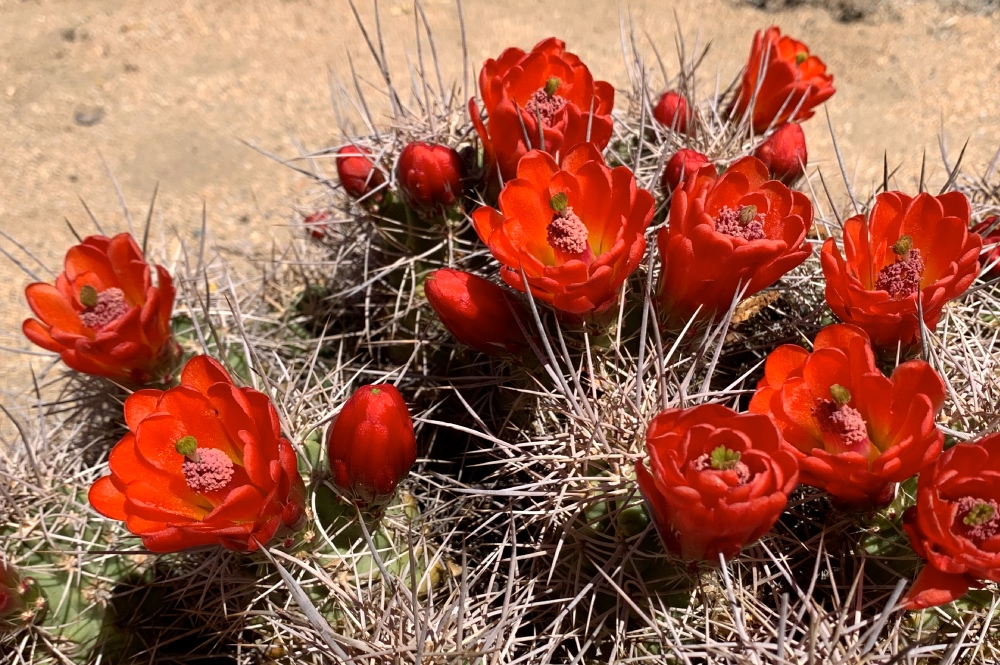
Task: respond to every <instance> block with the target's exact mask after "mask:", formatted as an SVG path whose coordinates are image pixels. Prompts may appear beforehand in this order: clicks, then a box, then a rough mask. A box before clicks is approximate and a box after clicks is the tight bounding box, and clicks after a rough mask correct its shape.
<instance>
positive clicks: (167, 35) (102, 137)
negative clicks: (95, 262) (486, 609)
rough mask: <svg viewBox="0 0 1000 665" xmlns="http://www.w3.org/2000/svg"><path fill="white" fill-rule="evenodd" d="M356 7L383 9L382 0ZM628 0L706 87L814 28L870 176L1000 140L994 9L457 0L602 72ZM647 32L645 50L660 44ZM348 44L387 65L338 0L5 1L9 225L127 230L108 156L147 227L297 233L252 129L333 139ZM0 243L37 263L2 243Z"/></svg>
mask: <svg viewBox="0 0 1000 665" xmlns="http://www.w3.org/2000/svg"><path fill="white" fill-rule="evenodd" d="M357 4H358V6H359V8H360V9H361V14H362V18H363V20H365V21H366V22H367V23H368V24H369V26H370V27H373V26H374V22H373V12H372V5H371V3H370V2H369V1H367V0H357ZM380 4H381V18H382V30H383V32H384V34H385V36H386V41H387V50H388V57H389V61H390V65H391V67H392V69H393V71H394V72H396V73H397V74H398V75H399V76H400V77H401V78H404V77H406V75H407V74H406V72H407V69H406V67H407V65H406V62H407V61H406V55H407V54H410V56H411V57H412V58H413V59H414V60H415V59H416V39H415V37H414V22H415V16H414V12H413V8H412V2H410V1H409V0H382V2H381V3H380ZM424 6H425V7H426V13H427V18H428V20H429V22H430V24H431V26H432V27H433V29H434V31H435V35H436V46H437V49H438V52H439V54H440V56H441V61H442V73H443V76H444V78H445V80H446V81H461V78H462V73H463V72H462V57H461V46H460V39H459V34H460V33H459V21H458V15H457V12H456V9H455V7H456V5H455V3H454V1H453V0H424ZM620 6H621V7H627V9H626V11H631V12H632V15H633V17H634V21H635V25H636V26H638V27H639V28H640V29H641V30H642V31H644V32H645V33H646V35H648V40H651V41H652V42H653V43H655V44H657V45H658V48H659V50H660V51H661V53H663V54H664V56H665V57H666V58H667V60H668V64H669V63H672V62H673V61H674V60H675V56H674V37H675V33H676V29H677V27H676V25H677V24H676V23H675V19H674V12H676V15H677V18H678V20H679V24H680V27H681V29H682V30H683V33H684V34H685V36H686V38H687V39H688V41H689V42H693V41H694V40H695V38H696V37H697V36H698V35H699V34H700V38H701V40H702V42H705V41H711V42H712V48H711V51H710V53H709V56H708V58H707V60H706V63H705V68H704V70H703V71H704V72H705V73H706V74H707V76H706V79H704V80H703V85H706V86H710V85H714V83H715V82H714V80H712V79H713V75H714V72H716V71H718V72H719V76H720V79H721V81H723V82H724V83H725V82H728V81H729V80H730V79H731V78H732V77H733V76H734V75H735V74H736V73H737V71H738V70H739V68H740V66H741V65H742V63H743V62H744V61H745V58H746V55H747V51H748V48H749V43H750V40H751V37H752V34H753V31H754V30H755V29H757V28H759V27H764V26H766V25H768V24H770V23H772V22H773V23H778V24H779V25H781V26H782V28H784V29H785V31H786V32H789V33H791V34H792V35H794V36H797V37H799V38H801V39H803V40H804V41H806V42H807V43H809V45H810V46H811V47H812V49H813V51H814V52H816V53H818V54H820V55H821V56H822V57H823V58H824V59H825V60H826V62H827V64H828V67H829V69H830V70H831V71H832V72H833V73H834V75H835V79H836V80H835V82H836V86H837V89H838V92H837V94H836V96H835V97H834V98H833V99H832V100H831V102H830V103H828V105H827V106H828V108H829V112H830V116H831V118H832V120H833V123H834V125H835V127H836V131H837V138H838V141H839V144H840V148H841V150H842V153H843V155H844V158H845V160H846V162H847V163H848V164H849V165H851V167H852V169H853V170H854V171H855V174H856V176H857V178H858V181H859V184H860V185H862V186H867V185H868V184H869V183H871V182H872V181H873V180H874V179H875V178H876V177H878V174H880V172H881V161H882V154H883V151H887V152H888V155H889V160H890V162H891V163H892V165H899V164H902V165H903V168H902V169H901V171H900V173H903V174H907V177H908V178H909V180H908V181H910V182H912V181H913V180H915V178H916V176H917V174H918V173H919V168H920V155H921V152H922V151H923V150H924V149H927V151H928V154H929V155H930V156H931V157H932V158H933V159H932V160H930V161H931V163H932V164H933V165H934V169H935V170H936V171H937V174H938V176H940V173H941V171H942V167H941V166H940V160H939V158H937V155H938V154H939V149H938V136H939V134H940V132H941V128H942V126H943V127H944V128H945V129H946V130H947V138H948V146H949V149H950V152H951V154H952V158H953V159H954V157H955V156H957V154H958V151H959V149H960V148H961V145H962V143H963V142H964V141H965V140H966V139H969V140H970V144H969V151H968V154H967V163H968V164H969V165H972V166H974V167H975V168H978V169H982V168H983V166H984V165H985V164H986V162H987V161H988V159H989V157H990V156H991V155H992V154H993V152H994V151H995V150H996V149H997V147H998V145H1000V31H998V30H997V26H998V23H1000V15H997V14H994V15H993V16H992V17H990V16H986V15H982V14H974V13H970V12H965V11H962V10H960V9H948V8H942V6H940V5H938V4H929V3H914V4H911V3H908V2H888V1H886V2H883V3H882V6H881V8H880V9H879V11H878V12H876V13H875V14H874V15H872V16H869V17H867V18H866V19H865V20H863V21H861V22H855V23H850V24H845V23H840V22H838V21H837V20H836V18H835V17H834V15H833V14H832V13H831V12H828V11H826V10H824V9H822V8H818V7H804V6H800V7H796V8H794V9H788V10H784V11H781V12H764V11H761V10H759V9H756V8H753V7H750V6H747V5H746V4H737V3H736V2H734V1H733V0H677V1H675V2H667V1H665V0H631V1H630V2H629V3H627V5H626V4H625V3H621V4H620V3H619V2H618V1H617V0H588V1H586V2H584V1H583V0H546V1H545V2H539V1H537V0H506V1H504V2H497V1H495V0H491V1H482V0H464V3H463V7H464V12H465V23H466V28H467V35H468V49H469V55H470V61H471V62H472V63H473V65H472V72H471V74H472V75H473V76H474V75H475V74H476V73H477V72H478V64H479V63H481V62H482V61H483V59H485V58H487V57H489V56H494V55H496V54H499V52H500V51H501V50H502V49H503V48H504V47H505V46H507V45H511V44H516V45H520V46H522V47H525V48H527V47H530V46H531V45H532V44H533V43H534V42H535V41H537V40H538V39H540V38H542V37H545V36H548V35H550V34H557V35H560V36H562V37H563V38H564V39H566V41H567V42H568V43H569V46H570V49H571V50H572V51H574V52H576V53H577V54H579V55H580V56H581V57H582V58H583V59H584V60H585V61H586V62H587V63H588V64H589V66H590V67H591V70H592V71H593V72H594V74H595V76H596V77H598V78H604V79H607V80H610V81H612V82H613V83H614V84H616V85H618V86H623V85H625V84H626V74H625V67H624V64H623V58H622V54H621V46H620V42H619V33H618V26H619V10H620V9H619V8H620ZM639 45H640V48H641V49H643V50H644V51H645V52H646V53H647V54H648V55H649V60H650V63H653V55H652V50H651V49H650V48H649V43H648V42H647V41H645V40H640V44H639ZM424 46H425V49H426V43H425V45H424ZM348 55H350V57H351V58H353V60H354V62H355V63H356V66H357V68H358V71H359V72H360V73H361V75H362V76H363V77H364V78H367V79H369V80H374V77H375V72H374V69H373V67H372V65H371V60H370V58H369V55H368V52H367V47H366V46H365V44H364V41H363V40H362V38H361V36H360V33H359V31H358V29H357V27H356V25H355V23H354V19H353V17H352V16H351V12H350V9H349V6H348V3H347V0H332V1H329V0H282V1H278V0H238V1H235V0H214V1H212V0H201V1H198V2H194V1H184V2H164V1H163V0H145V1H139V0H132V1H127V0H0V229H2V230H3V231H4V232H6V233H7V234H9V235H10V236H12V237H14V238H16V239H17V240H18V241H20V242H21V243H23V244H24V246H25V247H26V248H27V249H28V250H30V251H31V252H33V253H34V254H36V255H37V256H38V258H39V259H41V260H42V261H43V262H44V263H45V264H47V265H48V266H50V267H52V268H58V266H59V265H60V262H61V257H62V255H63V253H64V251H65V249H66V248H67V247H68V246H69V245H70V244H71V243H72V236H71V234H70V232H69V230H68V228H67V226H66V223H65V221H64V220H65V219H68V220H70V221H71V222H72V224H73V225H74V227H76V228H77V229H78V230H79V231H80V232H81V233H92V232H94V228H93V225H92V224H91V223H90V222H89V220H88V217H87V214H86V213H85V212H84V209H83V207H82V206H81V204H80V198H82V199H84V200H85V201H86V202H87V204H88V205H89V206H90V209H91V210H92V211H93V213H94V214H95V215H96V217H97V218H98V219H99V220H100V222H101V224H102V226H103V228H104V229H105V231H106V232H108V233H111V232H117V231H119V230H124V229H126V228H127V225H126V222H125V219H124V216H123V214H122V209H121V206H120V204H119V201H118V198H117V196H116V194H115V191H114V188H113V187H112V185H111V184H110V180H109V177H108V174H107V173H108V170H110V172H112V173H113V174H114V176H115V177H116V178H117V180H118V183H119V184H120V186H121V189H122V191H123V193H124V196H125V199H126V200H127V202H128V204H129V206H130V207H131V208H132V210H133V214H134V215H135V217H136V222H137V224H141V223H142V219H143V218H144V217H145V215H146V208H147V203H148V201H149V197H150V195H151V193H152V191H153V189H154V187H155V186H156V184H157V183H159V186H160V193H159V198H158V201H157V213H156V215H155V220H156V221H157V225H156V228H157V229H158V230H157V232H156V233H157V234H158V235H159V234H161V233H162V237H163V238H165V239H166V240H167V245H169V244H170V239H171V238H176V237H181V238H184V239H187V240H194V239H195V238H196V234H197V229H198V228H199V227H200V218H201V209H202V204H203V203H204V204H205V206H206V208H207V213H208V219H209V227H210V233H211V234H212V236H213V237H214V238H215V239H216V240H218V241H219V242H220V244H221V245H223V246H225V247H228V248H230V249H231V250H233V251H246V250H248V249H250V248H251V247H253V246H258V247H259V246H261V245H262V243H267V242H269V240H270V238H272V237H273V235H274V234H275V233H279V234H280V233H284V232H287V225H288V222H289V219H290V218H291V208H290V203H291V202H292V200H293V198H292V193H293V191H294V187H295V180H296V177H295V175H294V173H293V172H292V171H291V170H289V169H287V168H285V167H283V166H281V165H279V164H277V163H275V162H273V161H270V160H268V159H267V158H265V157H263V156H261V155H259V154H257V153H255V152H253V151H251V150H250V149H248V148H246V147H245V146H244V145H242V144H241V143H240V139H242V140H245V141H249V142H251V143H254V144H256V145H258V146H260V147H261V148H263V149H265V150H269V151H273V152H276V153H280V154H283V155H289V156H290V155H294V154H296V149H295V147H294V145H295V143H294V142H295V141H298V142H300V143H301V144H302V145H304V146H306V147H308V148H310V149H314V148H319V147H322V146H324V145H329V144H331V143H333V142H336V140H337V134H338V132H337V124H336V120H335V117H334V114H333V112H332V107H331V104H330V97H329V80H330V78H331V77H336V78H340V79H342V80H345V81H347V80H349V71H350V70H349V65H348ZM674 71H676V69H674ZM367 95H368V98H369V101H370V103H372V104H373V105H375V107H376V108H377V109H380V111H379V112H380V113H381V112H384V109H385V104H384V99H380V98H379V95H378V93H376V92H374V90H373V89H371V88H369V89H368V91H367ZM806 132H807V135H808V139H809V151H810V157H811V158H812V162H813V164H819V165H820V166H822V167H823V168H824V172H825V174H826V175H827V179H828V180H835V179H836V178H837V173H836V169H835V165H834V164H833V162H832V154H833V153H832V150H831V142H830V138H829V132H828V130H827V128H826V124H825V121H824V120H823V117H822V114H820V115H819V116H817V118H816V119H814V120H813V121H811V122H810V123H808V124H807V126H806ZM104 162H106V164H107V169H108V170H106V169H105V166H104ZM903 182H907V180H904V181H903ZM175 244H176V241H175ZM0 245H2V247H3V248H4V249H6V250H7V251H10V252H13V253H15V254H16V255H17V256H18V257H19V258H20V259H21V260H24V261H26V263H28V264H30V263H31V260H30V259H26V258H25V257H24V254H23V253H22V252H21V251H20V250H18V249H17V248H16V247H15V246H14V245H13V244H12V243H11V242H10V241H9V240H6V239H0ZM32 270H34V271H35V272H37V273H38V274H39V275H40V276H42V277H46V274H45V273H44V271H42V270H41V269H40V268H38V267H37V266H32ZM29 281H31V279H30V278H29V277H27V276H26V275H24V274H23V273H22V272H21V270H19V269H18V268H17V267H16V266H14V265H13V264H12V263H10V262H9V261H7V260H5V259H3V258H2V257H0V298H2V299H3V302H5V303H7V305H6V307H4V308H3V310H2V313H0V346H3V347H8V348H16V349H26V348H27V344H26V343H25V342H24V340H23V339H22V338H21V335H20V321H21V320H22V319H23V318H24V317H25V316H26V315H27V314H28V309H27V306H26V304H25V302H24V299H23V287H24V285H25V284H26V283H28V282H29ZM32 358H34V359H33V360H32V362H33V363H34V364H35V365H36V366H40V364H41V360H40V359H38V358H37V357H33V356H29V355H24V354H9V353H4V354H2V355H0V379H4V378H6V379H8V380H7V381H6V384H7V386H8V388H10V387H11V386H12V385H15V384H18V383H20V382H23V381H24V378H23V377H24V372H23V369H24V362H25V361H27V360H29V359H32Z"/></svg>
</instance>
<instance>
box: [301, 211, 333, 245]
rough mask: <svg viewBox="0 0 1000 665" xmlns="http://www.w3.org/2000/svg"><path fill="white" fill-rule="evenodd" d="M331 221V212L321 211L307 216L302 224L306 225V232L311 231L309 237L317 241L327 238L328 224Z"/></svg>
mask: <svg viewBox="0 0 1000 665" xmlns="http://www.w3.org/2000/svg"><path fill="white" fill-rule="evenodd" d="M329 219H330V213H329V212H327V211H326V210H319V211H317V212H314V213H312V214H311V215H307V216H306V218H305V219H303V220H302V223H303V224H304V225H305V227H306V230H307V231H309V235H311V236H312V237H313V238H315V239H316V240H322V239H323V238H325V237H326V232H327V230H328V229H327V225H326V223H327V221H329Z"/></svg>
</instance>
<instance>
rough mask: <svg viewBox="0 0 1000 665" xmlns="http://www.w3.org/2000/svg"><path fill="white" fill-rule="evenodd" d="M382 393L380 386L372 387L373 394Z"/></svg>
mask: <svg viewBox="0 0 1000 665" xmlns="http://www.w3.org/2000/svg"><path fill="white" fill-rule="evenodd" d="M381 394H382V391H381V390H379V389H378V388H372V395H376V396H378V395H381Z"/></svg>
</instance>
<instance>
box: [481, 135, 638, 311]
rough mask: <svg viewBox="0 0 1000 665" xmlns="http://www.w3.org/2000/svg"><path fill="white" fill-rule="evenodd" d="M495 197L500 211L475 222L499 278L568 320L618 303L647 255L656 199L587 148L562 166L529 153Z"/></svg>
mask: <svg viewBox="0 0 1000 665" xmlns="http://www.w3.org/2000/svg"><path fill="white" fill-rule="evenodd" d="M517 174H518V177H517V178H516V179H514V180H511V181H510V182H508V183H507V185H506V186H505V187H504V189H503V191H502V192H501V193H500V203H499V205H500V210H499V211H497V210H494V209H493V208H488V207H483V208H480V209H479V210H476V212H475V213H473V215H472V219H473V223H474V224H475V226H476V231H477V232H478V233H479V237H480V238H482V239H483V242H485V243H486V245H487V246H488V247H489V248H490V251H491V252H492V253H493V256H494V257H496V259H497V260H498V261H500V263H501V264H502V266H503V267H502V269H501V271H500V276H501V277H502V278H503V280H504V281H505V282H507V283H508V284H510V285H511V286H513V287H514V288H515V289H518V290H519V291H524V290H525V284H524V282H523V281H522V279H521V270H522V269H523V270H524V274H525V276H526V277H527V281H528V284H530V285H531V293H532V294H533V296H534V297H535V298H538V299H540V300H543V301H545V302H547V303H550V304H551V305H552V306H553V307H555V308H556V309H559V310H562V311H564V312H567V313H569V314H575V315H581V316H591V315H598V314H601V313H603V312H604V311H606V310H607V309H608V308H610V307H611V305H612V304H614V303H615V302H616V300H617V299H618V294H619V292H620V290H621V286H622V283H623V282H624V281H625V279H626V278H627V277H628V276H629V275H630V274H631V273H632V272H633V271H634V270H635V269H636V268H637V267H638V266H639V263H640V261H641V260H642V256H643V254H644V253H645V251H646V240H645V237H644V235H643V233H644V232H645V230H646V227H647V226H649V222H650V221H651V220H652V217H653V196H652V195H651V194H650V193H649V192H647V191H645V190H643V189H637V188H636V185H635V177H634V176H633V175H632V172H631V171H630V170H628V169H627V168H625V167H624V166H619V167H618V168H615V169H610V168H608V166H607V165H605V163H604V160H603V159H602V158H601V154H600V152H599V151H598V150H597V148H596V147H595V146H594V145H593V144H592V143H582V144H579V145H577V146H575V147H574V148H572V149H571V150H570V151H569V153H567V154H566V156H565V158H564V160H563V163H562V166H561V167H560V166H558V165H557V164H556V162H555V160H554V159H552V157H551V156H550V155H549V154H547V153H544V152H541V151H538V150H533V151H532V152H530V153H528V154H527V155H526V156H525V157H524V159H522V160H521V164H520V165H519V166H518V170H517Z"/></svg>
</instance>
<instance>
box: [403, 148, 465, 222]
mask: <svg viewBox="0 0 1000 665" xmlns="http://www.w3.org/2000/svg"><path fill="white" fill-rule="evenodd" d="M396 180H397V181H399V187H400V189H401V190H402V191H403V195H404V196H405V198H406V200H407V202H408V203H409V204H410V205H412V206H416V207H422V208H430V207H439V206H450V205H453V204H454V203H455V202H456V201H457V200H458V198H459V197H460V196H461V194H462V158H461V156H460V155H459V154H458V153H457V152H455V151H454V150H452V149H451V148H449V147H448V146H443V145H434V144H431V143H410V144H409V145H407V146H406V147H405V148H403V152H402V153H400V155H399V161H398V162H397V163H396Z"/></svg>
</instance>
